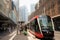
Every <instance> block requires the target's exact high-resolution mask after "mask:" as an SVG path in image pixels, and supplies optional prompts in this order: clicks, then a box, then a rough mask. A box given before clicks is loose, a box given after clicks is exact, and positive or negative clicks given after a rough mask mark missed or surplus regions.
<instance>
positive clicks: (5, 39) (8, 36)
mask: <svg viewBox="0 0 60 40" xmlns="http://www.w3.org/2000/svg"><path fill="white" fill-rule="evenodd" d="M13 36H16V30H13V31H12V32H11V33H9V32H7V33H4V34H3V35H2V36H0V40H11V39H13V38H12V37H13Z"/></svg>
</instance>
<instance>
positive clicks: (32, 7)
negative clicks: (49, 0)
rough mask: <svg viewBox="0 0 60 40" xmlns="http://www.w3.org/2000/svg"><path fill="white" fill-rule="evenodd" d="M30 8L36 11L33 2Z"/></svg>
mask: <svg viewBox="0 0 60 40" xmlns="http://www.w3.org/2000/svg"><path fill="white" fill-rule="evenodd" d="M30 8H31V12H33V11H35V4H31V5H30Z"/></svg>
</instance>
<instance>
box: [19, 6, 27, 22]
mask: <svg viewBox="0 0 60 40" xmlns="http://www.w3.org/2000/svg"><path fill="white" fill-rule="evenodd" d="M27 12H28V10H27V8H26V6H22V7H20V9H19V18H20V19H19V20H20V21H24V22H25V21H26V20H27V18H26V17H27V16H26V14H27Z"/></svg>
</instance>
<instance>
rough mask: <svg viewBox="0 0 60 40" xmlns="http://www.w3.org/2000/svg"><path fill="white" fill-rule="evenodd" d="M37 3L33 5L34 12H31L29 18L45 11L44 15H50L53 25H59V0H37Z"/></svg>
mask: <svg viewBox="0 0 60 40" xmlns="http://www.w3.org/2000/svg"><path fill="white" fill-rule="evenodd" d="M37 5H39V6H37ZM37 5H36V7H35V9H36V10H35V12H33V13H32V14H31V15H30V16H29V17H28V18H29V20H30V19H31V18H32V17H34V16H36V15H41V14H44V13H45V14H46V15H49V16H51V18H52V19H53V21H54V24H55V27H56V26H57V28H58V27H60V25H59V24H60V21H59V20H60V0H39V3H37ZM44 9H45V10H44Z"/></svg>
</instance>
